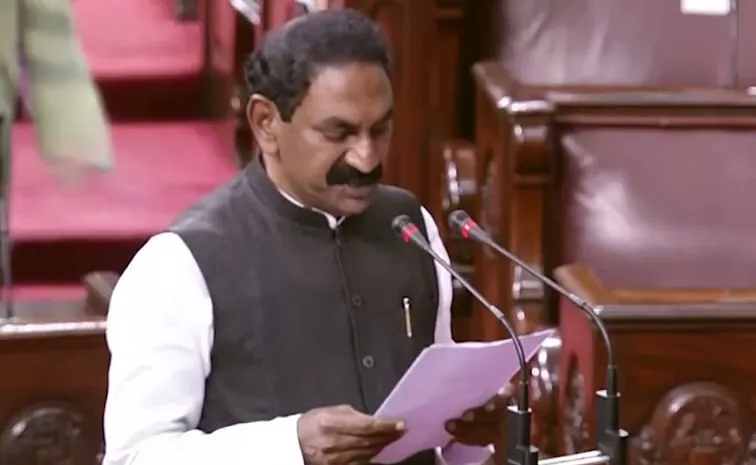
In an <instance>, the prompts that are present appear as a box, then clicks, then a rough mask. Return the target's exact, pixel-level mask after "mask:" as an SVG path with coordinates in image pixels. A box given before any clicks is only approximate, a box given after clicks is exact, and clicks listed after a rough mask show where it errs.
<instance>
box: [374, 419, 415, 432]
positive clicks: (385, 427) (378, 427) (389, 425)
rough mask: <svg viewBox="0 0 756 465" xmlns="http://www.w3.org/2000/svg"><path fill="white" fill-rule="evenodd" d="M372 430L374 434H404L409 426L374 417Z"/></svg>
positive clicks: (401, 422) (399, 421) (397, 421)
mask: <svg viewBox="0 0 756 465" xmlns="http://www.w3.org/2000/svg"><path fill="white" fill-rule="evenodd" d="M370 428H371V430H372V432H373V433H386V434H388V433H403V432H404V431H405V430H406V428H407V425H406V424H405V423H404V422H403V421H401V420H390V419H387V418H375V417H374V418H373V421H372V424H371V425H370Z"/></svg>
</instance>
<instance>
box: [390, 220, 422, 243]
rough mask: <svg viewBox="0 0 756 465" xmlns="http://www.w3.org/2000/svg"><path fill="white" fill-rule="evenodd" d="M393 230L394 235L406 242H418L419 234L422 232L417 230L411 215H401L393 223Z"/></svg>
mask: <svg viewBox="0 0 756 465" xmlns="http://www.w3.org/2000/svg"><path fill="white" fill-rule="evenodd" d="M391 229H392V230H393V231H394V234H396V235H397V236H399V238H401V240H403V241H404V242H410V241H412V242H418V240H419V238H418V237H417V234H419V233H420V230H419V229H417V226H415V223H413V222H412V218H410V217H409V215H399V216H397V217H395V218H394V219H393V220H392V221H391Z"/></svg>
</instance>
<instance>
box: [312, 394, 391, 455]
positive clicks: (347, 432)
mask: <svg viewBox="0 0 756 465" xmlns="http://www.w3.org/2000/svg"><path fill="white" fill-rule="evenodd" d="M297 433H298V435H299V446H300V447H301V449H302V455H303V457H304V461H305V463H306V464H307V465H356V464H366V463H369V462H370V459H372V458H373V457H374V456H375V455H376V454H377V453H378V452H380V451H381V449H383V448H384V447H386V446H387V445H388V444H390V443H391V442H393V441H395V440H397V439H399V437H401V435H402V434H403V433H404V423H402V422H400V421H392V420H381V419H378V418H375V417H371V416H369V415H365V414H363V413H360V412H358V411H356V410H354V409H353V408H352V407H350V406H348V405H340V406H337V407H325V408H318V409H314V410H310V411H309V412H307V413H305V414H303V415H302V416H301V417H300V419H299V422H298V423H297Z"/></svg>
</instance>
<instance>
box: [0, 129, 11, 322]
mask: <svg viewBox="0 0 756 465" xmlns="http://www.w3.org/2000/svg"><path fill="white" fill-rule="evenodd" d="M10 139H11V121H10V119H9V118H8V115H2V114H0V273H2V297H1V298H0V303H2V306H3V312H2V315H1V316H0V324H3V323H6V322H8V321H10V320H12V319H13V316H14V315H13V293H12V285H13V280H12V279H11V237H10V179H11V160H10V156H11V140H10Z"/></svg>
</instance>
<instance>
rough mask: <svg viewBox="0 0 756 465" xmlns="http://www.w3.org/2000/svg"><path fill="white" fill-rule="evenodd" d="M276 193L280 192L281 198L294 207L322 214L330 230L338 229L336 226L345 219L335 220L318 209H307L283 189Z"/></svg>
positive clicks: (335, 218)
mask: <svg viewBox="0 0 756 465" xmlns="http://www.w3.org/2000/svg"><path fill="white" fill-rule="evenodd" d="M278 192H280V193H281V195H282V196H283V197H284V198H285V199H286V200H288V201H289V202H291V203H293V204H294V205H296V206H298V207H301V208H306V209H308V210H312V211H314V212H318V213H320V214H322V215H323V216H325V217H326V219H327V220H328V226H330V227H331V229H336V228H337V227H338V226H339V225H340V224H341V222H342V221H344V218H345V217H343V216H342V217H339V218H337V217H335V216H333V215H331V214H330V213H326V212H324V211H323V210H319V209H317V208H312V207H308V206H306V205H305V204H303V203H302V202H300V201H299V200H297V199H295V198H294V197H293V196H292V195H291V194H289V193H287V192H285V191H284V190H283V189H281V188H279V189H278Z"/></svg>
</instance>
